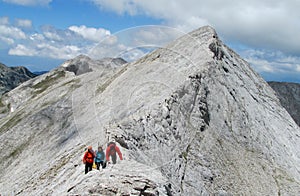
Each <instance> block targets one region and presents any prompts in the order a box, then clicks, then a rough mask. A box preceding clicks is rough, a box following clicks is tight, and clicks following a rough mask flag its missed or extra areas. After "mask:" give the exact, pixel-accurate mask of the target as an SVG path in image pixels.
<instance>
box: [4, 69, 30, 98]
mask: <svg viewBox="0 0 300 196" xmlns="http://www.w3.org/2000/svg"><path fill="white" fill-rule="evenodd" d="M35 76H36V75H35V74H33V73H31V72H30V71H29V70H28V69H26V68H25V67H7V66H6V65H4V64H2V63H0V97H1V96H2V95H3V94H4V93H6V92H8V91H10V90H11V89H13V88H15V87H17V86H18V85H20V84H21V83H23V82H25V81H27V80H29V79H31V78H34V77H35Z"/></svg>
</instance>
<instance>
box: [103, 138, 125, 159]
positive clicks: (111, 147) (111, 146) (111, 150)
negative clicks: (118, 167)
mask: <svg viewBox="0 0 300 196" xmlns="http://www.w3.org/2000/svg"><path fill="white" fill-rule="evenodd" d="M116 153H118V155H119V158H120V160H123V157H122V153H121V151H120V148H119V147H118V146H117V145H116V143H115V142H109V143H108V144H107V148H106V161H107V162H109V157H110V156H111V159H112V162H113V164H116V162H117V155H116Z"/></svg>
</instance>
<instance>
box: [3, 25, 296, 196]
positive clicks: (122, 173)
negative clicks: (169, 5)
mask: <svg viewBox="0 0 300 196" xmlns="http://www.w3.org/2000/svg"><path fill="white" fill-rule="evenodd" d="M84 61H85V60H84ZM70 62H71V61H69V62H68V63H67V64H65V65H64V66H63V67H60V68H58V69H56V70H54V71H52V72H49V73H47V74H45V75H42V76H40V77H38V78H35V79H33V80H30V81H28V82H25V83H24V84H22V85H21V86H19V87H18V88H16V89H14V90H13V91H11V92H9V93H8V94H7V95H6V96H5V97H4V98H3V100H2V103H3V105H4V106H5V107H9V108H10V111H11V112H9V113H8V114H7V115H6V116H5V117H3V118H2V119H1V120H0V127H1V134H0V141H1V143H0V149H1V152H0V160H1V165H0V193H1V194H9V193H14V194H16V195H40V194H44V195H47V194H48V195H87V194H99V195H130V194H131V195H214V194H215V195H299V193H300V170H299V168H300V128H299V126H298V125H297V124H296V123H295V122H294V121H293V119H292V118H291V117H290V116H289V115H288V113H287V111H286V110H285V109H284V108H283V107H282V106H281V104H280V101H279V99H278V98H277V97H276V95H275V93H274V91H273V90H272V89H271V87H270V86H269V85H268V84H267V83H266V82H265V81H264V80H263V79H262V78H261V77H260V76H259V75H258V74H257V73H255V72H254V71H253V70H252V69H251V67H250V66H249V64H248V63H247V62H245V61H244V60H242V59H241V58H240V57H239V56H238V55H237V54H236V53H234V52H233V51H232V50H231V49H229V48H228V47H226V46H225V45H224V44H223V43H222V42H221V41H220V40H219V39H218V36H217V34H216V32H215V31H214V30H213V29H212V28H210V27H202V28H200V29H197V30H195V31H193V32H191V33H189V34H188V35H185V36H183V37H181V38H179V39H177V40H175V41H174V42H172V43H170V44H169V45H167V46H166V47H164V48H163V47H162V48H160V49H158V50H156V51H154V52H152V53H150V54H148V55H146V56H145V57H143V58H141V59H139V60H138V61H136V62H132V63H127V64H124V65H122V66H115V65H114V64H113V60H112V59H110V60H108V62H107V64H106V65H107V66H104V65H103V64H101V65H99V66H98V68H97V69H94V68H92V66H91V65H92V64H93V63H91V64H89V60H88V61H87V62H88V66H86V67H89V68H91V69H92V71H87V72H85V73H84V74H77V75H76V73H74V72H73V71H74V70H73V69H72V70H70V71H67V69H66V67H68V65H70ZM71 64H73V63H71ZM96 64H97V63H96ZM96 64H95V65H96ZM75 67H76V66H75ZM86 70H89V69H86ZM75 72H76V71H75ZM25 97H26V98H25ZM4 106H3V107H4ZM111 138H114V139H115V140H116V141H117V142H118V145H120V146H121V150H122V152H123V153H124V159H125V160H124V161H118V163H117V165H113V166H112V165H108V167H107V168H106V169H104V170H102V171H100V172H98V171H93V172H91V173H89V174H87V175H84V174H83V173H84V171H83V165H82V163H81V158H82V155H83V153H84V148H85V147H86V145H93V146H94V147H96V145H98V144H100V145H102V146H103V147H105V144H106V143H107V142H108V141H109V140H110V139H111ZM37 157H38V161H36V159H37Z"/></svg>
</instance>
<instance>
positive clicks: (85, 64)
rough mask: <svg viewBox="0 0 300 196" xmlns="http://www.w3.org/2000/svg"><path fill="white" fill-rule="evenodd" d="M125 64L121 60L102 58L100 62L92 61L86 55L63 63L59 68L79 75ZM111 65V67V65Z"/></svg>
mask: <svg viewBox="0 0 300 196" xmlns="http://www.w3.org/2000/svg"><path fill="white" fill-rule="evenodd" d="M124 63H126V61H125V60H123V59H121V58H104V59H101V60H93V59H91V58H90V57H88V56H86V55H79V56H77V57H75V58H73V59H70V60H68V61H66V62H64V63H63V64H62V65H61V67H64V68H65V70H66V71H69V72H73V73H74V74H75V75H81V74H85V73H88V72H92V71H93V70H98V69H101V66H106V65H107V64H109V65H110V66H113V65H114V66H120V65H122V64H124ZM112 64H113V65H112Z"/></svg>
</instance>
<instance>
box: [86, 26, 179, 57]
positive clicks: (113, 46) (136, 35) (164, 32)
mask: <svg viewBox="0 0 300 196" xmlns="http://www.w3.org/2000/svg"><path fill="white" fill-rule="evenodd" d="M183 34H184V32H182V31H178V29H174V28H170V27H166V26H158V25H156V26H154V25H149V26H138V27H134V28H128V29H124V30H122V31H119V32H117V33H115V34H113V35H110V36H107V37H106V38H105V39H103V40H102V41H101V42H99V43H98V45H97V46H96V47H94V48H92V49H91V50H90V51H89V53H88V54H89V55H90V56H91V57H93V58H103V57H122V58H124V59H125V60H127V61H133V60H136V59H138V58H140V57H141V56H143V55H145V54H146V53H148V52H149V51H152V50H154V49H156V48H161V47H165V45H166V44H167V43H169V42H170V41H172V40H174V39H175V38H177V37H179V36H182V35H183Z"/></svg>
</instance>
